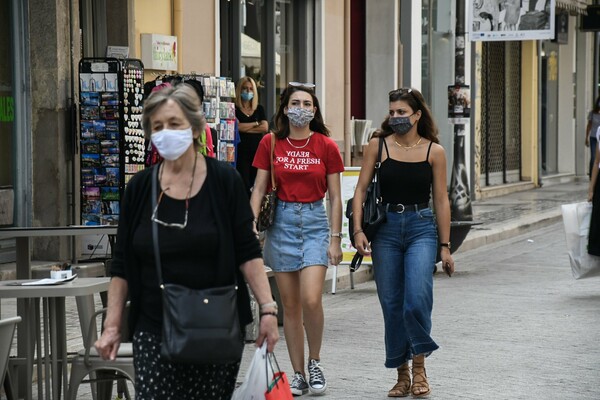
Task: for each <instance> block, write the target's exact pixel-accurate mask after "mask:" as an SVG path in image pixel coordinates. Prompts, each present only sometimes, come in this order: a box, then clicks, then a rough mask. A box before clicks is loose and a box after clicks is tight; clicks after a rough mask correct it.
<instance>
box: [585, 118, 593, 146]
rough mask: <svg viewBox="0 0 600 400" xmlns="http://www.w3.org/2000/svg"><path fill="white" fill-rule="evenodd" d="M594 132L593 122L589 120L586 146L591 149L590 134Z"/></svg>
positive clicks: (586, 131) (586, 128) (586, 129)
mask: <svg viewBox="0 0 600 400" xmlns="http://www.w3.org/2000/svg"><path fill="white" fill-rule="evenodd" d="M591 131H592V120H591V119H590V120H588V123H587V125H586V127H585V145H586V146H588V147H589V145H590V132H591Z"/></svg>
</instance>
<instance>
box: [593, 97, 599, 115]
mask: <svg viewBox="0 0 600 400" xmlns="http://www.w3.org/2000/svg"><path fill="white" fill-rule="evenodd" d="M592 112H594V113H596V114H597V113H600V96H598V98H596V102H595V103H594V108H593V110H592Z"/></svg>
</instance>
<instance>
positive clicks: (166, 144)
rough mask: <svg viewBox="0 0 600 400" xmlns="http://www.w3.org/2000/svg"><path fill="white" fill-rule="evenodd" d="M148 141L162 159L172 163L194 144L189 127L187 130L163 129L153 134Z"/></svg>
mask: <svg viewBox="0 0 600 400" xmlns="http://www.w3.org/2000/svg"><path fill="white" fill-rule="evenodd" d="M150 140H151V141H152V145H153V146H154V147H155V148H156V150H157V151H158V154H160V156H161V157H162V158H164V159H165V160H170V161H173V160H176V159H178V158H179V157H181V155H182V154H183V153H185V151H186V150H187V149H188V148H189V147H190V145H191V144H192V143H193V142H194V135H193V134H192V128H191V127H190V128H187V129H163V130H162V131H159V132H156V133H153V134H152V136H151V137H150Z"/></svg>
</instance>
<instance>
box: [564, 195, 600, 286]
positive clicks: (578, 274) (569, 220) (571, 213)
mask: <svg viewBox="0 0 600 400" xmlns="http://www.w3.org/2000/svg"><path fill="white" fill-rule="evenodd" d="M561 208H562V216H563V224H564V227H565V236H566V240H567V250H568V254H569V260H570V262H571V272H572V273H573V277H574V278H575V279H582V278H590V277H592V276H600V257H597V256H593V255H590V254H588V252H587V247H588V235H589V231H590V218H591V216H592V203H589V202H582V203H573V204H563V205H562V206H561Z"/></svg>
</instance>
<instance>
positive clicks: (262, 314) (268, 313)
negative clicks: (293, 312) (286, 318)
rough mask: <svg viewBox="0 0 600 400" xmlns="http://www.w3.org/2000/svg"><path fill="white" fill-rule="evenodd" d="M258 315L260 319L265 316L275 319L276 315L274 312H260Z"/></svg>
mask: <svg viewBox="0 0 600 400" xmlns="http://www.w3.org/2000/svg"><path fill="white" fill-rule="evenodd" d="M258 315H259V316H260V318H262V317H264V316H265V315H272V316H274V317H275V318H277V313H276V312H275V311H265V312H261V313H260V314H258Z"/></svg>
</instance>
